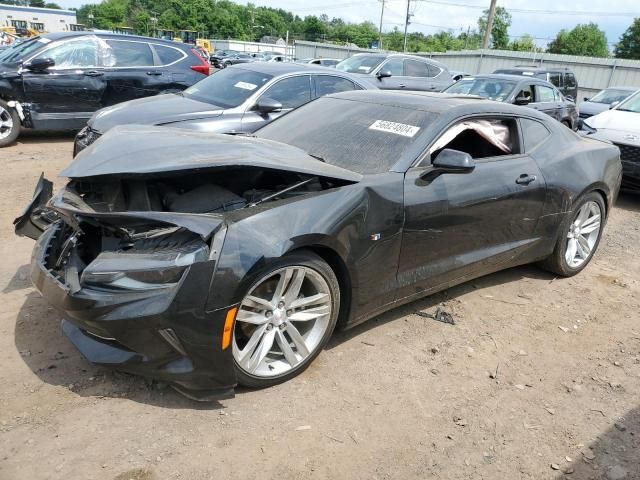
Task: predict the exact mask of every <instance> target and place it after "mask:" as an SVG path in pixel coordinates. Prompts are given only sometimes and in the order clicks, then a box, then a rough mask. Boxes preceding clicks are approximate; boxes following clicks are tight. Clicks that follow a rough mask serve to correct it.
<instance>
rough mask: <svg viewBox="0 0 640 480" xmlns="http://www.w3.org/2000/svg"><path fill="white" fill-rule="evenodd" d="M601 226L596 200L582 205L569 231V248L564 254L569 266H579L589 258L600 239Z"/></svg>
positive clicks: (599, 209) (600, 214) (600, 212)
mask: <svg viewBox="0 0 640 480" xmlns="http://www.w3.org/2000/svg"><path fill="white" fill-rule="evenodd" d="M601 226H602V210H601V208H600V205H598V203H597V202H594V201H589V202H586V203H585V204H584V205H582V207H580V210H579V211H578V214H577V215H576V218H575V219H574V221H573V223H572V224H571V225H570V226H569V232H568V233H567V248H566V250H565V255H564V256H565V260H566V262H567V265H568V266H569V267H571V268H579V267H580V266H582V264H583V263H585V262H586V261H587V260H588V259H589V257H590V255H591V252H592V251H593V248H594V246H595V245H596V242H597V241H598V236H599V234H600V228H601Z"/></svg>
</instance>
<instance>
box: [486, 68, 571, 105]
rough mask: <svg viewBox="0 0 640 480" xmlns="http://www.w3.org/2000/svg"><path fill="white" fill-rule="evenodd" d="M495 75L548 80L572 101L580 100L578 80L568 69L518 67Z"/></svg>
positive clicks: (506, 69)
mask: <svg viewBox="0 0 640 480" xmlns="http://www.w3.org/2000/svg"><path fill="white" fill-rule="evenodd" d="M493 73H506V74H508V75H525V76H527V77H535V78H539V79H541V80H546V81H547V82H550V83H552V84H554V85H555V86H556V87H557V88H558V90H560V91H561V92H562V94H563V95H564V96H565V97H567V98H568V99H570V100H572V101H574V102H575V101H576V100H577V99H578V80H577V79H576V76H575V75H574V73H573V72H572V71H571V70H570V69H568V68H566V67H560V68H554V67H550V68H546V67H538V66H535V65H533V66H531V65H517V66H515V67H513V68H500V69H498V70H496V71H494V72H493Z"/></svg>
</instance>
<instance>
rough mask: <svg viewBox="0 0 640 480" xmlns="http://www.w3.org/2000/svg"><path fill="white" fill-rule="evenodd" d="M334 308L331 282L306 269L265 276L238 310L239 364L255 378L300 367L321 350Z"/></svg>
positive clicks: (236, 347)
mask: <svg viewBox="0 0 640 480" xmlns="http://www.w3.org/2000/svg"><path fill="white" fill-rule="evenodd" d="M332 309H333V302H332V298H331V290H330V288H329V284H328V283H327V280H325V278H324V277H323V276H322V275H321V274H320V273H319V272H317V271H315V270H314V269H312V268H309V267H306V266H288V267H285V268H281V269H279V270H276V271H275V272H272V273H270V274H268V275H267V276H265V277H263V278H262V279H261V280H260V281H258V282H257V283H256V285H255V286H254V287H253V288H252V289H251V290H250V291H249V293H248V294H247V295H246V296H245V297H244V299H243V300H242V302H241V304H240V307H239V309H238V314H237V317H236V323H235V328H234V334H233V357H234V359H235V362H236V364H237V366H238V367H239V368H240V369H241V370H242V371H244V372H245V373H247V374H248V375H251V376H254V377H261V378H265V377H267V378H268V377H274V376H279V375H283V374H286V373H287V372H290V371H291V370H292V369H294V368H296V367H298V366H300V365H301V364H302V363H303V362H304V361H305V360H306V359H307V358H308V357H309V356H311V355H312V354H313V353H314V352H315V350H316V349H317V348H319V346H320V343H321V342H322V339H323V337H324V335H325V333H326V332H327V329H328V328H329V325H330V319H331V314H332Z"/></svg>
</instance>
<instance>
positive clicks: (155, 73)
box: [147, 71, 162, 76]
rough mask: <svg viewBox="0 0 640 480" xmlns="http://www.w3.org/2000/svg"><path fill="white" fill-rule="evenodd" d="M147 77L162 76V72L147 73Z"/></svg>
mask: <svg viewBox="0 0 640 480" xmlns="http://www.w3.org/2000/svg"><path fill="white" fill-rule="evenodd" d="M147 75H154V76H157V75H162V72H156V71H152V72H147Z"/></svg>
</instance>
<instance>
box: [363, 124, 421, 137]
mask: <svg viewBox="0 0 640 480" xmlns="http://www.w3.org/2000/svg"><path fill="white" fill-rule="evenodd" d="M369 130H378V131H379V132H387V133H395V134H396V135H402V136H403V137H409V138H411V137H414V136H415V134H416V133H418V131H419V130H420V127H414V126H413V125H405V124H404V123H396V122H389V121H387V120H376V121H375V122H373V123H372V124H371V126H370V127H369Z"/></svg>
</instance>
